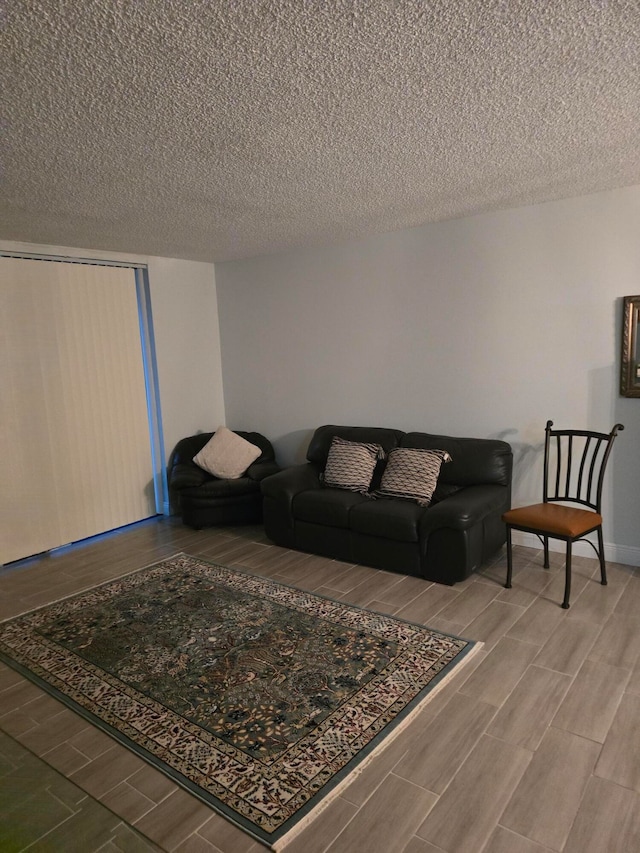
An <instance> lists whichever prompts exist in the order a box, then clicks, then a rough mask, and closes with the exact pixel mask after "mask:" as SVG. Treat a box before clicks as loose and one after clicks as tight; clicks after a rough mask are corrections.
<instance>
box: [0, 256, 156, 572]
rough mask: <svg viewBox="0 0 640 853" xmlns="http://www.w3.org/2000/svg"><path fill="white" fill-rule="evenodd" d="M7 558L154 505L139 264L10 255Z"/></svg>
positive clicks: (2, 402) (0, 324)
mask: <svg viewBox="0 0 640 853" xmlns="http://www.w3.org/2000/svg"><path fill="white" fill-rule="evenodd" d="M0 296H1V300H2V311H1V312H0V357H1V359H2V380H1V389H2V390H1V391H0V395H1V397H0V440H1V446H2V449H3V455H4V464H3V466H2V469H3V473H2V487H1V489H2V498H1V500H2V523H1V525H0V563H7V562H10V561H12V560H17V559H20V558H22V557H26V556H29V555H31V554H36V553H39V552H41V551H44V550H48V549H50V548H54V547H57V546H59V545H64V544H66V543H69V542H74V541H77V540H79V539H84V538H86V537H88V536H93V535H95V534H97V533H102V532H104V531H106V530H112V529H113V528H115V527H120V526H122V525H125V524H130V523H132V522H134V521H139V520H141V519H143V518H148V517H149V516H151V515H154V514H155V502H154V493H153V465H152V457H151V445H150V438H149V422H148V417H147V404H146V388H145V380H144V370H143V362H142V346H141V339H140V327H139V319H138V305H137V298H136V283H135V273H134V271H133V270H132V269H126V268H120V267H101V266H93V265H88V264H72V263H59V262H52V261H34V260H23V259H18V258H0Z"/></svg>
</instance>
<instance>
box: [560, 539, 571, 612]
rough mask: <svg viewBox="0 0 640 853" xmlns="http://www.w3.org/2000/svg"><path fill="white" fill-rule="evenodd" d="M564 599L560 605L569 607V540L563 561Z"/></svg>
mask: <svg viewBox="0 0 640 853" xmlns="http://www.w3.org/2000/svg"><path fill="white" fill-rule="evenodd" d="M565 578H566V579H565V582H564V601H563V602H562V607H563V609H564V610H568V609H569V596H570V595H571V542H567V558H566V563H565Z"/></svg>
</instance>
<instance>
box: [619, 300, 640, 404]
mask: <svg viewBox="0 0 640 853" xmlns="http://www.w3.org/2000/svg"><path fill="white" fill-rule="evenodd" d="M620 394H621V395H622V396H623V397H640V295H639V296H625V297H624V301H623V316H622V353H621V359H620Z"/></svg>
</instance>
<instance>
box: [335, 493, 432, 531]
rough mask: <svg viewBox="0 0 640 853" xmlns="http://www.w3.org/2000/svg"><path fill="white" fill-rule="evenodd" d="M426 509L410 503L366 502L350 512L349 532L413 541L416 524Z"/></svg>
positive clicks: (394, 501) (382, 500)
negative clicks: (350, 530)
mask: <svg viewBox="0 0 640 853" xmlns="http://www.w3.org/2000/svg"><path fill="white" fill-rule="evenodd" d="M425 512H426V510H425V509H424V507H421V506H418V504H415V503H413V502H412V501H403V500H393V499H386V498H380V499H379V500H375V501H366V502H365V503H362V504H360V505H359V506H357V507H354V508H353V511H352V512H351V529H352V530H353V531H355V532H356V533H364V534H366V535H368V536H378V537H380V538H383V539H394V540H395V541H396V542H417V541H418V539H419V523H420V519H421V518H422V516H423V515H424V513H425Z"/></svg>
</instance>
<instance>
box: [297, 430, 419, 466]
mask: <svg viewBox="0 0 640 853" xmlns="http://www.w3.org/2000/svg"><path fill="white" fill-rule="evenodd" d="M336 435H337V436H338V437H339V438H343V439H345V440H346V441H357V442H363V443H366V444H379V445H381V446H382V449H383V450H384V452H385V453H388V452H389V451H390V450H392V449H393V448H394V447H399V446H400V440H401V438H402V436H403V435H404V433H403V432H402V431H401V430H398V429H384V428H382V427H350V426H335V425H334V424H326V425H325V426H321V427H318V429H317V430H316V431H315V432H314V434H313V436H312V437H311V441H310V442H309V448H308V450H307V459H308V461H309V462H313V463H314V464H315V465H318V466H319V467H320V468H321V469H322V470H323V471H324V468H325V465H326V464H327V457H328V455H329V448H330V447H331V442H332V441H333V437H334V436H336Z"/></svg>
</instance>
